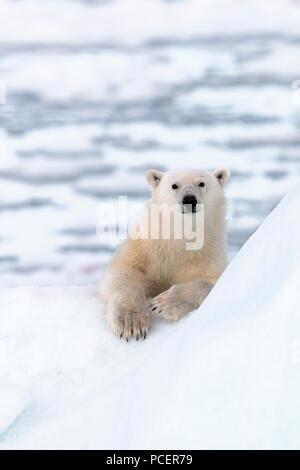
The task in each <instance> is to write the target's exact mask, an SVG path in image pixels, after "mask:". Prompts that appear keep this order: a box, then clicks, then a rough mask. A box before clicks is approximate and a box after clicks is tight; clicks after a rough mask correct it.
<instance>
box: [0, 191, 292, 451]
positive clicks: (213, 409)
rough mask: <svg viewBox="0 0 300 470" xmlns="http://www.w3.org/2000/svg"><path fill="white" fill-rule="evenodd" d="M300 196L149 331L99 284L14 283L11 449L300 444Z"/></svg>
mask: <svg viewBox="0 0 300 470" xmlns="http://www.w3.org/2000/svg"><path fill="white" fill-rule="evenodd" d="M299 205H300V186H297V187H295V189H293V190H291V191H290V192H289V194H288V195H287V196H286V197H285V198H284V199H283V201H282V202H281V203H280V204H279V206H278V207H277V208H276V209H275V210H274V211H273V212H272V213H271V215H270V216H269V217H268V218H267V219H266V220H265V221H264V222H263V224H262V225H261V226H260V228H259V229H258V230H257V231H256V233H255V234H254V235H253V236H252V237H251V238H250V240H249V241H248V242H247V243H246V244H245V246H244V247H243V248H242V249H241V251H240V252H239V253H238V255H237V256H236V257H235V259H234V260H233V261H232V263H231V264H230V265H229V267H228V268H227V269H226V271H225V273H224V274H223V275H222V277H221V278H220V280H219V282H218V283H217V285H216V286H215V288H214V289H213V291H212V292H211V294H210V296H209V297H208V298H207V299H206V301H205V302H204V303H203V305H202V306H201V307H200V309H199V310H198V311H197V312H194V313H192V314H190V315H189V316H187V317H186V318H185V319H184V320H182V321H181V322H180V323H167V322H163V321H160V320H155V321H154V322H153V328H152V331H151V334H150V335H149V337H148V338H147V340H146V341H142V342H141V341H139V342H136V341H131V342H130V343H128V344H127V343H126V342H122V341H120V340H119V339H118V338H116V337H114V336H113V335H112V334H111V333H110V331H109V330H108V327H107V325H106V323H105V318H104V315H103V306H102V304H101V302H100V301H99V299H98V297H97V295H96V293H95V286H94V285H90V286H85V287H83V286H80V287H78V286H77V287H76V286H74V287H58V286H53V287H43V288H38V287H19V288H10V289H8V288H6V289H2V290H1V293H0V332H1V333H0V362H1V367H0V384H1V387H0V390H1V392H0V403H1V407H0V449H16V448H18V449H23V448H25V449H28V448H34V449H48V448H50V449H53V448H59V449H70V448H75V449H93V448H97V449H101V448H112V449H116V448H119V449H130V448H131V449H132V448H147V449H149V448H152V449H153V448H154V449H155V448H157V449H168V448H171V449H185V448H187V449H193V448H195V449H200V448H206V449H210V448H219V449H230V448H239V449H253V448H255V449H264V448H268V449H279V448H280V449H288V448H299V440H300V429H299V420H300V407H299V395H300V374H299V368H300V342H299V338H300V319H299V306H298V293H299V288H300V251H299V239H300V222H299V217H298V215H299ZM3 404H4V405H3Z"/></svg>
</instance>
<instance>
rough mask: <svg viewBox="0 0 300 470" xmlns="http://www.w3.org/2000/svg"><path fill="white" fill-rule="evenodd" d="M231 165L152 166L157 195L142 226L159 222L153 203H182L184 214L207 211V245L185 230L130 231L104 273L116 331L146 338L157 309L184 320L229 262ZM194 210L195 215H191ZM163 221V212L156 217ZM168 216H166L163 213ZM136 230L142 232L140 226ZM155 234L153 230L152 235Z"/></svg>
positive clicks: (163, 314)
mask: <svg viewBox="0 0 300 470" xmlns="http://www.w3.org/2000/svg"><path fill="white" fill-rule="evenodd" d="M229 177H230V172H229V170H228V169H219V170H216V171H214V172H203V171H185V172H167V173H162V172H161V171H158V170H149V171H148V172H147V180H148V183H149V184H150V186H151V189H152V197H151V199H150V201H149V202H148V204H147V205H146V207H145V213H144V214H143V215H141V217H140V218H139V219H138V221H137V223H136V227H141V226H144V225H143V224H144V222H145V220H146V219H145V214H146V215H147V221H148V222H149V221H150V223H149V225H150V226H151V221H152V225H153V223H154V222H153V220H152V219H153V215H152V212H151V210H152V208H153V207H160V205H162V204H164V207H165V206H166V205H167V206H168V207H171V206H172V207H175V208H177V209H176V210H178V212H180V213H181V214H182V218H183V220H184V219H185V218H187V217H196V216H197V214H199V211H202V213H203V226H202V228H201V230H203V246H201V247H200V248H198V249H194V250H193V249H191V250H190V249H187V248H186V247H187V243H186V242H187V240H186V239H185V235H184V234H183V236H182V237H181V239H177V238H175V237H174V233H173V232H174V223H173V224H172V223H170V225H171V229H170V234H169V235H170V236H169V237H168V238H167V239H165V238H164V236H163V234H162V233H161V231H160V232H159V235H158V237H157V236H156V237H155V238H152V237H151V233H152V232H151V233H150V230H149V231H148V232H147V235H148V236H147V237H145V236H143V237H141V236H138V235H137V236H135V237H131V236H130V234H129V235H128V237H127V239H126V240H125V241H124V242H123V244H122V245H121V246H120V248H119V249H118V250H117V252H116V253H115V255H114V257H113V259H112V261H111V262H110V264H109V265H108V266H107V268H106V270H105V272H104V275H103V277H102V280H101V283H100V286H99V292H100V296H101V298H102V299H103V301H104V302H105V303H106V304H107V310H106V316H107V321H108V324H109V326H110V327H111V329H112V331H113V332H114V333H116V334H117V335H118V336H119V337H120V338H124V339H126V340H127V341H128V340H129V339H130V338H131V337H134V338H136V340H138V339H139V338H140V337H143V338H144V339H145V338H146V336H147V334H148V332H149V330H150V325H151V314H152V313H153V314H156V315H158V316H159V317H161V318H165V319H167V320H179V319H180V318H182V317H183V316H184V315H186V314H187V313H188V312H191V311H192V310H195V309H197V308H198V307H199V306H200V304H201V303H202V302H203V300H204V299H205V297H206V296H207V295H208V293H209V292H210V290H211V289H212V287H213V286H214V284H215V283H216V281H217V279H218V278H219V276H220V275H221V273H222V272H223V270H224V269H225V267H226V264H227V261H226V198H225V194H224V187H225V185H226V183H227V182H228V180H229ZM191 214H192V215H191ZM151 217H152V219H151ZM155 220H156V221H155V223H156V224H157V218H156V219H155ZM159 220H160V222H159V223H161V222H162V218H159ZM135 233H136V232H135ZM149 234H150V236H149Z"/></svg>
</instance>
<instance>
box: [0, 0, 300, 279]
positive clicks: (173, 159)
mask: <svg viewBox="0 0 300 470" xmlns="http://www.w3.org/2000/svg"><path fill="white" fill-rule="evenodd" d="M299 24H300V3H299V2H296V1H288V0H275V1H272V2H271V1H265V2H261V1H260V2H259V1H248V0H245V1H240V0H236V1H234V0H227V1H224V0H218V1H216V0H210V1H208V0H203V1H199V0H177V1H171V0H169V1H167V0H115V1H113V0H111V1H110V0H106V1H105V0H102V1H101V0H98V1H97V0H94V1H92V0H86V1H84V0H82V1H79V0H77V1H76V0H59V1H58V0H51V1H50V0H19V1H14V0H1V4H0V86H1V84H5V86H6V103H5V104H0V273H1V276H0V286H1V287H3V286H15V285H33V284H40V285H50V284H73V285H74V284H87V283H93V282H95V281H96V280H98V279H99V277H100V276H101V271H102V269H103V267H104V265H105V264H106V262H107V261H108V260H109V258H110V257H111V255H112V253H113V252H114V250H115V249H116V247H117V245H118V241H117V240H115V239H114V238H113V237H106V238H105V240H103V239H101V238H99V236H97V235H96V225H97V223H99V220H98V219H97V214H98V213H99V205H100V204H101V203H103V202H104V201H106V202H111V201H113V200H116V198H117V197H118V196H119V195H127V196H128V198H129V200H130V201H131V202H143V201H146V200H147V198H148V197H149V189H148V187H147V183H146V179H145V172H146V170H147V169H148V168H152V167H154V168H159V169H161V170H170V169H183V168H191V169H192V168H200V169H204V170H211V169H215V168H218V167H229V168H230V169H231V172H232V179H231V183H230V185H229V187H228V191H227V193H228V197H229V199H230V203H229V214H228V219H229V220H228V229H229V235H228V245H229V257H230V258H232V257H233V256H234V255H235V254H236V253H237V251H238V250H239V249H240V247H241V246H242V245H243V244H244V242H245V241H246V240H247V239H248V238H249V236H250V235H251V234H252V233H253V232H254V231H255V229H256V228H257V226H258V225H259V224H260V223H261V222H262V220H263V219H264V218H265V217H266V216H267V214H269V213H270V211H271V210H272V209H273V208H274V207H275V206H276V204H277V203H278V202H279V200H280V199H281V198H282V196H283V195H284V194H285V193H286V192H287V191H288V190H289V189H290V188H291V187H292V186H294V184H295V183H296V182H297V181H299V177H300V134H299V125H300V97H299V96H298V95H299V93H298V91H297V90H298V89H297V87H298V82H297V80H300V29H299ZM299 83H300V82H299ZM0 92H1V90H0ZM297 103H298V104H297ZM100 223H101V221H100Z"/></svg>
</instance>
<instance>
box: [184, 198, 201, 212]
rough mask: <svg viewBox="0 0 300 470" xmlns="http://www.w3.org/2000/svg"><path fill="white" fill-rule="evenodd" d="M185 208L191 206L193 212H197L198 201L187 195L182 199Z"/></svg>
mask: <svg viewBox="0 0 300 470" xmlns="http://www.w3.org/2000/svg"><path fill="white" fill-rule="evenodd" d="M182 204H183V205H184V206H190V207H191V209H192V211H193V212H196V206H197V199H196V197H195V196H194V195H193V194H186V195H185V196H184V197H183V199H182Z"/></svg>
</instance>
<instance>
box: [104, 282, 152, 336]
mask: <svg viewBox="0 0 300 470" xmlns="http://www.w3.org/2000/svg"><path fill="white" fill-rule="evenodd" d="M106 287H107V285H106ZM109 287H110V289H109V292H107V289H106V296H107V294H108V293H109V296H108V298H107V299H105V300H106V301H107V311H106V317H107V322H108V324H109V326H110V328H111V329H112V331H113V332H114V333H115V334H116V335H118V336H119V337H120V338H124V339H126V340H127V341H128V340H129V339H130V338H131V337H134V338H136V340H138V339H139V338H140V337H143V338H144V339H145V338H146V336H147V334H148V332H149V330H150V325H151V315H150V313H149V311H148V308H147V307H148V305H149V301H147V298H146V294H145V289H144V286H143V285H142V283H141V282H140V281H137V280H134V279H129V278H128V277H127V276H126V277H125V276H120V277H118V275H116V276H114V279H113V283H112V284H110V286H109ZM102 290H103V289H102Z"/></svg>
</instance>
